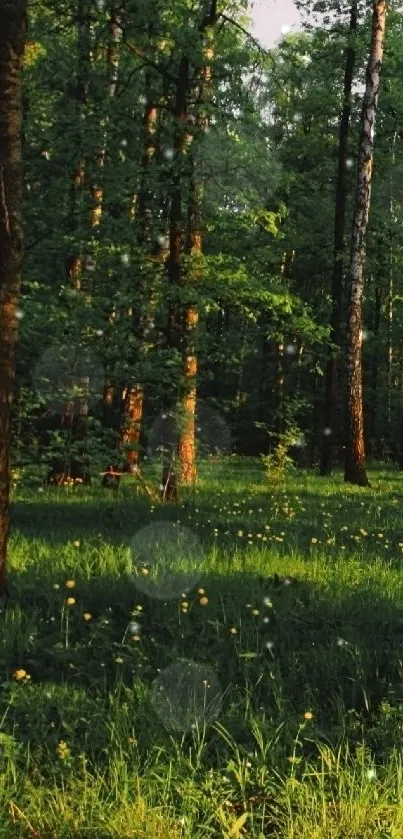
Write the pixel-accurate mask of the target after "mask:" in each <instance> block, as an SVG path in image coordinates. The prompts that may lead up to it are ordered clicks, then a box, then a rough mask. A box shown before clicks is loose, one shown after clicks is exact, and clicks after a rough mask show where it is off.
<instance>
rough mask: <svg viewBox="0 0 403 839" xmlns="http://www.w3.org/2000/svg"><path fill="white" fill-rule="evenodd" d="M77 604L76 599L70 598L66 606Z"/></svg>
mask: <svg viewBox="0 0 403 839" xmlns="http://www.w3.org/2000/svg"><path fill="white" fill-rule="evenodd" d="M75 602H76V600H75V597H68V598H67V599H66V606H74V604H75Z"/></svg>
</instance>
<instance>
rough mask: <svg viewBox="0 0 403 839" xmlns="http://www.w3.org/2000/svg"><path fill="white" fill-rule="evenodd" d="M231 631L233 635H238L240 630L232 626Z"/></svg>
mask: <svg viewBox="0 0 403 839" xmlns="http://www.w3.org/2000/svg"><path fill="white" fill-rule="evenodd" d="M230 633H231V635H238V630H237V628H236V626H231V629H230Z"/></svg>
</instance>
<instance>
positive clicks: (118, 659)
mask: <svg viewBox="0 0 403 839" xmlns="http://www.w3.org/2000/svg"><path fill="white" fill-rule="evenodd" d="M115 664H123V658H121V656H118V657H117V658H115Z"/></svg>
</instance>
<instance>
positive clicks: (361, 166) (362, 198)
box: [344, 0, 387, 486]
mask: <svg viewBox="0 0 403 839" xmlns="http://www.w3.org/2000/svg"><path fill="white" fill-rule="evenodd" d="M386 14H387V0H376V2H375V3H374V6H373V14H372V29H371V46H370V53H369V59H368V65H367V71H366V85H365V93H364V100H363V106H362V113H361V125H360V137H359V153H358V167H357V184H356V194H355V207H354V217H353V227H352V238H351V254H350V266H349V276H348V291H349V303H348V315H347V335H346V357H345V377H346V405H345V411H346V437H345V469H344V479H345V481H347V482H349V483H353V484H358V485H359V486H368V484H369V481H368V478H367V474H366V468H365V447H364V415H363V400H362V367H361V347H362V317H361V316H362V298H363V292H364V267H365V255H366V249H365V237H366V231H367V225H368V217H369V211H370V202H371V179H372V167H373V156H374V138H375V118H376V111H377V105H378V96H379V85H380V70H381V65H382V59H383V49H384V36H385V27H386Z"/></svg>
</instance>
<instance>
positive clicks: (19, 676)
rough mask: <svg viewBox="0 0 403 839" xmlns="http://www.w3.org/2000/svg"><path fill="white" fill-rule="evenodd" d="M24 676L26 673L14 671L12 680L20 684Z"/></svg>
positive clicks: (21, 670)
mask: <svg viewBox="0 0 403 839" xmlns="http://www.w3.org/2000/svg"><path fill="white" fill-rule="evenodd" d="M26 675H27V673H26V671H25V670H23V669H22V668H21V669H20V670H15V671H14V673H13V676H14V679H16V680H17V682H20V681H21V680H22V679H25V677H26Z"/></svg>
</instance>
